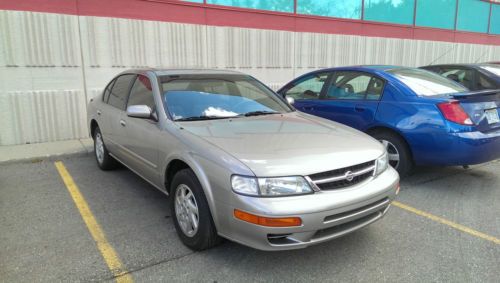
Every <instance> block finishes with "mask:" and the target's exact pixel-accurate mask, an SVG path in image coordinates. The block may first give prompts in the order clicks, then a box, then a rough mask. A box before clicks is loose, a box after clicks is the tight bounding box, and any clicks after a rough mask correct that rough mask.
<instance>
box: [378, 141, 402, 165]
mask: <svg viewBox="0 0 500 283" xmlns="http://www.w3.org/2000/svg"><path fill="white" fill-rule="evenodd" d="M380 142H381V143H382V144H383V145H384V147H385V149H386V150H387V154H388V157H389V164H390V165H391V166H392V168H394V169H398V166H399V151H398V149H397V148H396V146H394V144H392V143H391V142H390V141H387V140H380Z"/></svg>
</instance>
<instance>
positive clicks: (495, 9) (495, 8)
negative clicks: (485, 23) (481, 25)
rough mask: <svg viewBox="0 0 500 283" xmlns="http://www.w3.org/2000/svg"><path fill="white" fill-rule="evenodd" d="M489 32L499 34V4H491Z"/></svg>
mask: <svg viewBox="0 0 500 283" xmlns="http://www.w3.org/2000/svg"><path fill="white" fill-rule="evenodd" d="M490 33H491V34H500V4H497V5H494V4H491V19H490Z"/></svg>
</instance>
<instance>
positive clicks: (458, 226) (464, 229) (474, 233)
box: [392, 201, 500, 245]
mask: <svg viewBox="0 0 500 283" xmlns="http://www.w3.org/2000/svg"><path fill="white" fill-rule="evenodd" d="M392 204H393V205H394V206H396V207H399V208H401V209H403V210H406V211H409V212H412V213H414V214H416V215H419V216H422V217H425V218H428V219H430V220H433V221H436V222H438V223H441V224H444V225H447V226H449V227H451V228H454V229H456V230H459V231H461V232H464V233H467V234H469V235H472V236H475V237H478V238H481V239H483V240H487V241H490V242H493V243H495V244H497V245H500V239H498V238H495V237H493V236H490V235H487V234H484V233H482V232H479V231H476V230H474V229H472V228H469V227H466V226H464V225H461V224H458V223H455V222H453V221H450V220H447V219H444V218H442V217H439V216H436V215H433V214H430V213H428V212H425V211H422V210H419V209H416V208H414V207H411V206H409V205H406V204H403V203H400V202H398V201H394V202H392Z"/></svg>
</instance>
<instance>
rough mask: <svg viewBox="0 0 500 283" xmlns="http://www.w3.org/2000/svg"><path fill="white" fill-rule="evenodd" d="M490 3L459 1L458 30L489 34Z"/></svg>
mask: <svg viewBox="0 0 500 283" xmlns="http://www.w3.org/2000/svg"><path fill="white" fill-rule="evenodd" d="M489 13H490V3H487V2H484V1H481V0H459V1H458V17H457V30H463V31H472V32H484V33H486V32H488V15H489Z"/></svg>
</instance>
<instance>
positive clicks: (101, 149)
mask: <svg viewBox="0 0 500 283" xmlns="http://www.w3.org/2000/svg"><path fill="white" fill-rule="evenodd" d="M94 155H95V160H96V161H97V166H99V168H101V169H102V170H105V171H107V170H111V169H114V168H116V165H117V162H116V160H115V159H114V158H113V157H112V156H111V155H109V152H108V149H107V148H106V146H105V145H104V139H103V137H102V133H101V130H100V129H99V127H97V128H96V129H95V132H94Z"/></svg>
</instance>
